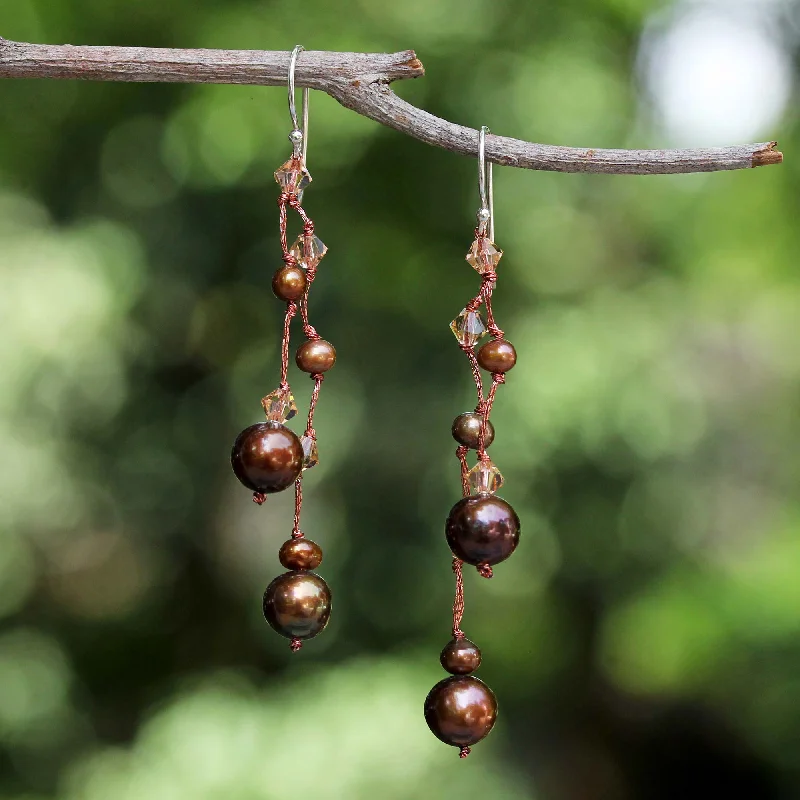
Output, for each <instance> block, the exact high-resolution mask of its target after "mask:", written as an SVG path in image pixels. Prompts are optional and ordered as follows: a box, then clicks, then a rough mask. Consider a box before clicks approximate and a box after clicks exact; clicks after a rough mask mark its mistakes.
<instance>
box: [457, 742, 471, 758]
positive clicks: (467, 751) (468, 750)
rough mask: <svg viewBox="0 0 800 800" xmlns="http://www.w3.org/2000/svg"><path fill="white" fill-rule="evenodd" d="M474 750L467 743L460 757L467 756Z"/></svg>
mask: <svg viewBox="0 0 800 800" xmlns="http://www.w3.org/2000/svg"><path fill="white" fill-rule="evenodd" d="M471 752H472V751H471V750H470V749H469V747H467V746H466V745H465V746H464V747H462V748H461V750H460V751H459V753H458V757H459V758H466V757H467V756H468V755H469V754H470V753H471Z"/></svg>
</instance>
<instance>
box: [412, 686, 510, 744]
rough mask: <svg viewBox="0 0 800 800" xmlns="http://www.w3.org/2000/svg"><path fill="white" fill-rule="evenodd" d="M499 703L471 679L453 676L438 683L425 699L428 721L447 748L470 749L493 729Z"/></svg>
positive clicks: (487, 688) (490, 692)
mask: <svg viewBox="0 0 800 800" xmlns="http://www.w3.org/2000/svg"><path fill="white" fill-rule="evenodd" d="M496 719H497V699H496V698H495V696H494V692H492V690H491V689H490V688H489V687H488V686H487V685H486V684H485V683H484V682H483V681H481V680H478V678H474V677H473V676H472V675H453V676H451V677H449V678H445V679H444V680H443V681H439V683H437V684H436V686H434V687H433V689H431V690H430V692H429V693H428V696H427V697H426V698H425V721H426V722H427V723H428V727H429V728H430V729H431V731H432V732H433V734H434V736H437V737H438V738H439V739H441V740H442V741H443V742H444V743H445V744H450V745H453V747H469V746H470V745H472V744H475V743H476V742H479V741H480V740H481V739H483V738H484V737H485V736H487V735H488V733H489V731H490V730H491V729H492V728H493V727H494V723H495V720H496Z"/></svg>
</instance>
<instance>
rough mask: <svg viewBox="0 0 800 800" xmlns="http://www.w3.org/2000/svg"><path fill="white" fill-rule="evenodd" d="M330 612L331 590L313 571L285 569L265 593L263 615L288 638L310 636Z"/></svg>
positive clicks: (321, 625)
mask: <svg viewBox="0 0 800 800" xmlns="http://www.w3.org/2000/svg"><path fill="white" fill-rule="evenodd" d="M330 615H331V590H330V589H329V588H328V584H327V583H325V581H324V580H322V578H320V576H319V575H315V574H314V573H313V572H284V573H283V575H278V577H277V578H275V580H274V581H272V583H271V584H270V585H269V586H267V591H266V592H264V616H265V617H266V620H267V622H269V624H270V625H271V626H272V627H273V628H274V629H275V630H276V631H277V632H278V633H279V634H280V635H281V636H285V637H286V638H287V639H310V638H311V637H312V636H316V635H317V634H318V633H319V632H320V631H321V630H322V629H323V628H324V627H325V626H326V625H327V624H328V619H329V617H330Z"/></svg>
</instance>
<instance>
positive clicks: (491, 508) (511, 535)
mask: <svg viewBox="0 0 800 800" xmlns="http://www.w3.org/2000/svg"><path fill="white" fill-rule="evenodd" d="M519 530H520V525H519V517H518V516H517V514H516V512H515V511H514V509H513V508H512V507H511V506H510V505H509V504H508V503H507V502H506V501H505V500H503V499H502V498H500V497H497V496H495V495H491V494H478V495H473V496H471V497H464V498H462V499H461V500H459V501H458V502H457V503H456V504H455V505H454V506H453V507H452V508H451V509H450V514H449V515H448V517H447V523H446V524H445V535H446V537H447V543H448V544H449V545H450V549H451V550H452V551H453V555H455V556H456V557H457V558H460V559H461V560H462V561H465V562H466V563H467V564H472V565H473V566H475V567H477V566H479V565H481V564H489V565H492V564H499V563H500V562H501V561H505V560H506V559H507V558H508V557H509V556H510V555H511V554H512V553H513V552H514V550H516V548H517V545H518V544H519Z"/></svg>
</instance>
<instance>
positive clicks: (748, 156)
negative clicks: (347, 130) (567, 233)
mask: <svg viewBox="0 0 800 800" xmlns="http://www.w3.org/2000/svg"><path fill="white" fill-rule="evenodd" d="M288 68H289V53H288V52H280V51H262V50H168V49H157V48H148V47H83V46H81V47H75V46H72V45H43V44H25V43H21V42H10V41H6V40H5V39H1V38H0V78H77V79H81V80H98V81H138V82H158V83H229V84H249V85H257V86H285V85H286V74H287V70H288ZM424 73H425V70H424V68H423V66H422V64H421V62H420V61H419V60H418V59H417V57H416V55H415V53H414V51H413V50H407V51H405V52H402V53H391V54H390V53H333V52H322V51H305V52H303V53H302V54H301V56H300V58H299V60H298V62H297V70H296V82H297V85H298V86H303V87H305V86H307V87H309V88H310V89H318V90H320V91H323V92H327V93H328V94H329V95H331V96H332V97H334V98H336V100H338V101H339V102H340V103H341V104H342V105H343V106H345V107H346V108H349V109H351V110H353V111H355V112H356V113H358V114H361V115H363V116H365V117H369V118H370V119H373V120H375V121H376V122H379V123H381V124H382V125H387V126H388V127H390V128H394V129H395V130H398V131H400V132H402V133H405V134H408V135H409V136H412V137H414V138H415V139H419V140H420V141H423V142H427V143H428V144H431V145H434V146H435V147H441V148H444V149H445V150H450V151H452V152H454V153H461V154H462V155H466V156H472V157H476V156H477V151H478V131H476V130H473V129H472V128H465V127H463V126H461V125H456V124H455V123H452V122H448V121H447V120H444V119H440V118H439V117H435V116H433V114H429V113H428V112H427V111H423V110H422V109H419V108H416V107H415V106H413V105H411V104H410V103H407V102H406V101H405V100H402V99H401V98H399V97H398V96H397V95H396V94H395V93H394V92H393V91H392V90H391V88H390V87H389V84H390V83H392V82H393V81H396V80H404V79H406V78H418V77H420V76H422V75H424ZM776 146H777V142H760V143H758V144H746V145H739V146H736V147H713V148H701V149H697V150H603V149H586V148H578V147H557V146H554V145H544V144H534V143H532V142H524V141H522V140H520V139H510V138H507V137H505V136H491V135H490V136H488V137H487V139H486V157H487V158H488V159H490V160H491V161H493V162H495V163H496V164H504V165H506V166H511V167H524V168H526V169H541V170H551V171H555V172H593V173H605V174H611V175H623V174H624V175H655V174H664V173H679V172H713V171H716V170H728V169H749V168H751V167H761V166H766V165H768V164H780V163H781V162H782V161H783V154H782V153H781V152H780V151H779V150H777V149H776Z"/></svg>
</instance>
